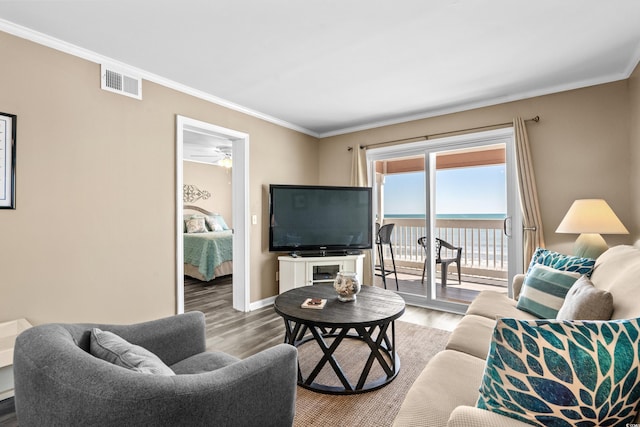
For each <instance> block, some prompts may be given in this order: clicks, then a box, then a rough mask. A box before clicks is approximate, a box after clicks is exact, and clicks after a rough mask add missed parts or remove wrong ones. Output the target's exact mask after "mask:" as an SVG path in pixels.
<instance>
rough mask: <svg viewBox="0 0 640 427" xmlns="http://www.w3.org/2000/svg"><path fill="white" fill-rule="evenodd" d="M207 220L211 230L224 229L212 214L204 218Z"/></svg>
mask: <svg viewBox="0 0 640 427" xmlns="http://www.w3.org/2000/svg"><path fill="white" fill-rule="evenodd" d="M204 220H205V221H206V222H207V228H208V229H209V231H222V230H224V229H223V228H222V226H221V225H220V223H219V222H218V221H216V220H215V218H213V217H212V216H208V217H206V218H205V219H204Z"/></svg>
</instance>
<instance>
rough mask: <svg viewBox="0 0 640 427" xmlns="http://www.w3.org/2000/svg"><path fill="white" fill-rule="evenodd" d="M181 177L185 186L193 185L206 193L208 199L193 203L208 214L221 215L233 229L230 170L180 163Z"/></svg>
mask: <svg viewBox="0 0 640 427" xmlns="http://www.w3.org/2000/svg"><path fill="white" fill-rule="evenodd" d="M182 165H183V169H182V175H183V179H184V184H185V185H195V186H196V187H197V188H198V189H200V190H203V191H208V192H209V194H211V196H210V197H209V198H208V199H200V200H197V201H195V202H193V203H188V202H185V204H189V205H196V206H198V207H201V208H203V209H206V210H208V211H209V212H216V213H219V214H221V215H222V217H223V218H224V221H225V222H226V223H227V225H228V226H229V227H233V217H232V210H231V169H226V168H223V167H221V166H216V165H210V164H207V163H198V162H189V161H185V162H182Z"/></svg>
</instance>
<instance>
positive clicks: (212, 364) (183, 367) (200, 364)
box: [171, 351, 240, 375]
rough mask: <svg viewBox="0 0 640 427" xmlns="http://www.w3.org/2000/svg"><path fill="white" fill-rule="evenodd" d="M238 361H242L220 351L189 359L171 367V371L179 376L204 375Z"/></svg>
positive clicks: (200, 354)
mask: <svg viewBox="0 0 640 427" xmlns="http://www.w3.org/2000/svg"><path fill="white" fill-rule="evenodd" d="M238 361H240V359H238V358H237V357H234V356H231V355H229V354H226V353H222V352H220V351H211V352H205V353H198V354H196V355H194V356H191V357H187V358H186V359H184V360H181V361H180V362H178V363H175V364H173V365H171V369H172V370H173V372H175V373H176V374H178V375H182V374H202V373H204V372H211V371H215V370H218V369H220V368H224V367H225V366H229V365H232V364H234V363H236V362H238Z"/></svg>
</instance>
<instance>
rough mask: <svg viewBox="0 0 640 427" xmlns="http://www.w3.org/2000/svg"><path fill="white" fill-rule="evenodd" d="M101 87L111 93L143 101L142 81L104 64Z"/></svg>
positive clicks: (101, 69)
mask: <svg viewBox="0 0 640 427" xmlns="http://www.w3.org/2000/svg"><path fill="white" fill-rule="evenodd" d="M100 74H101V75H100V80H101V87H102V89H104V90H108V91H109V92H115V93H119V94H121V95H125V96H130V97H132V98H136V99H142V79H141V78H140V77H135V76H132V75H131V74H127V73H124V72H122V71H120V70H117V69H115V68H113V67H110V66H107V65H104V64H102V66H101V67H100Z"/></svg>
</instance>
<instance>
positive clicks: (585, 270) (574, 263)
mask: <svg viewBox="0 0 640 427" xmlns="http://www.w3.org/2000/svg"><path fill="white" fill-rule="evenodd" d="M536 264H542V265H546V266H548V267H551V268H555V269H556V270H563V271H573V272H576V273H579V274H581V275H582V274H584V275H586V276H587V277H591V273H592V272H593V267H594V266H595V265H596V260H595V259H592V258H581V257H576V256H571V255H564V254H561V253H558V252H553V251H550V250H548V249H542V248H537V249H536V251H535V252H534V254H533V256H532V257H531V262H530V263H529V268H528V269H527V274H529V272H530V271H531V269H532V268H533V266H534V265H536Z"/></svg>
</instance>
